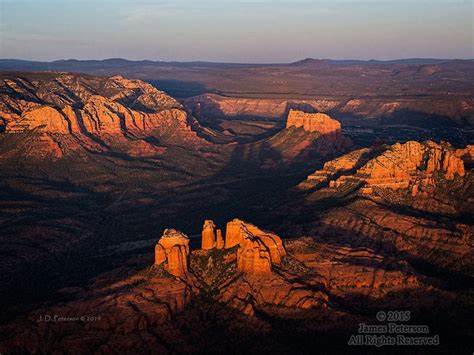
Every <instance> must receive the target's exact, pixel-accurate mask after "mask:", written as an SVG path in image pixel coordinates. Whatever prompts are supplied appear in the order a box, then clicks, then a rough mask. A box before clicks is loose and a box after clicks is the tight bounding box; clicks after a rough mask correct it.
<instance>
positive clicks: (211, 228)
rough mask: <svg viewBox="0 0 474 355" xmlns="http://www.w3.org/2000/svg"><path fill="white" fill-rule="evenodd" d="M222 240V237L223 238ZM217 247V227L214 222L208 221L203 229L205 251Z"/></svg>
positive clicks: (202, 246)
mask: <svg viewBox="0 0 474 355" xmlns="http://www.w3.org/2000/svg"><path fill="white" fill-rule="evenodd" d="M221 238H222V236H221ZM215 247H216V226H215V224H214V222H213V221H211V220H209V219H206V220H205V221H204V226H203V227H202V244H201V248H202V249H203V250H209V249H214V248H215Z"/></svg>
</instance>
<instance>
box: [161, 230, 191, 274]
mask: <svg viewBox="0 0 474 355" xmlns="http://www.w3.org/2000/svg"><path fill="white" fill-rule="evenodd" d="M188 259H189V239H188V237H187V236H186V235H185V234H183V233H181V232H179V231H177V230H175V229H166V230H165V231H164V233H163V236H162V237H161V238H160V240H159V241H158V244H156V246H155V265H156V266H160V265H161V264H164V267H165V269H166V271H168V272H169V273H170V274H171V275H174V276H176V277H180V278H185V277H186V276H187V274H188Z"/></svg>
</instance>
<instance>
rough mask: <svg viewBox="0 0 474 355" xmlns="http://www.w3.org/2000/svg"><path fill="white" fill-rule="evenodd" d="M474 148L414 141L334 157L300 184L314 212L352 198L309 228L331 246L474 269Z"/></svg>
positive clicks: (321, 213)
mask: <svg viewBox="0 0 474 355" xmlns="http://www.w3.org/2000/svg"><path fill="white" fill-rule="evenodd" d="M469 152H470V147H469V146H468V147H466V148H464V149H455V148H453V147H452V146H450V145H449V144H446V143H442V144H438V143H434V142H431V141H427V142H423V143H420V142H415V141H409V142H407V143H404V144H394V145H392V146H384V147H380V148H375V149H363V150H359V151H355V152H352V153H349V154H346V155H343V156H341V157H339V158H337V159H335V160H332V161H329V162H327V163H326V164H325V165H324V168H323V169H322V170H318V171H316V172H314V173H313V174H311V175H310V176H309V177H308V179H307V180H305V181H304V182H302V183H301V184H299V185H298V188H300V189H304V190H306V191H307V192H306V193H307V194H308V195H307V196H306V200H305V206H306V209H309V210H311V209H312V208H315V209H316V210H317V211H319V209H318V207H317V206H319V205H322V206H324V204H325V203H327V201H338V202H339V203H340V202H341V201H344V203H340V204H337V205H336V207H335V208H330V209H328V210H322V211H319V214H318V216H317V218H316V217H315V218H314V222H312V223H309V224H308V225H307V226H306V227H305V228H306V229H305V230H312V233H314V234H315V235H318V236H321V238H323V239H324V238H327V240H328V241H330V242H331V243H333V242H334V241H337V242H338V243H341V242H344V243H347V244H348V245H354V243H360V244H361V245H365V246H367V247H373V248H375V247H377V248H379V250H381V251H382V252H383V253H386V254H394V255H395V254H397V253H401V254H403V255H405V257H407V258H408V259H410V258H413V259H416V260H423V261H424V262H427V263H430V264H432V265H436V266H437V267H442V268H446V267H447V268H449V269H452V270H461V271H462V272H463V273H466V274H472V267H471V264H472V258H471V257H470V256H469V255H470V254H472V240H473V236H474V231H473V227H472V224H471V223H470V221H469V218H466V216H467V215H469V214H470V211H471V210H472V208H473V202H474V197H473V191H474V189H473V186H474V176H473V174H472V171H471V170H469V168H467V167H466V166H467V165H469V164H470V159H471V158H470V154H469ZM306 209H305V210H304V211H305V212H306ZM291 213H299V212H298V211H294V212H291ZM300 213H303V212H302V211H300Z"/></svg>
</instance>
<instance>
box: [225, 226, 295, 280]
mask: <svg viewBox="0 0 474 355" xmlns="http://www.w3.org/2000/svg"><path fill="white" fill-rule="evenodd" d="M236 245H238V246H239V249H238V251H237V269H238V270H240V271H242V272H244V273H247V274H266V273H270V272H271V266H272V265H278V264H280V263H281V258H282V257H283V256H284V255H286V251H285V248H284V247H283V243H282V241H281V238H280V237H279V236H277V235H276V234H274V233H270V232H265V231H263V230H261V229H260V228H258V227H257V226H255V225H253V224H250V223H245V222H244V221H241V220H239V219H234V220H232V221H230V222H228V223H227V230H226V240H225V248H226V249H229V248H232V247H234V246H236Z"/></svg>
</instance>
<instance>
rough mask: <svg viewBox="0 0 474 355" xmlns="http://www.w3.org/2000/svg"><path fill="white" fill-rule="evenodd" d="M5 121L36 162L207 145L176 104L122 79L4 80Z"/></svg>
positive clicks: (0, 98) (59, 76) (0, 96)
mask: <svg viewBox="0 0 474 355" xmlns="http://www.w3.org/2000/svg"><path fill="white" fill-rule="evenodd" d="M0 117H1V121H0V124H1V125H2V126H3V129H4V131H5V133H6V134H23V136H24V142H22V144H20V146H19V147H18V148H19V150H21V151H23V150H28V155H29V156H33V157H36V158H45V157H47V156H50V157H53V158H61V157H62V156H64V155H67V154H69V153H72V152H74V153H77V152H78V151H81V152H83V151H87V152H104V151H108V150H116V151H119V152H123V153H126V154H128V155H130V156H133V157H137V156H138V157H149V156H159V155H162V154H163V153H164V151H165V148H164V147H163V146H162V145H159V144H158V143H157V142H158V141H159V142H163V144H184V145H191V146H193V145H196V144H199V145H201V146H202V145H206V144H207V141H206V140H205V139H202V138H199V137H198V135H197V134H196V131H199V130H200V127H199V124H198V122H197V121H196V120H195V119H193V118H192V117H191V116H188V114H187V113H186V112H185V111H184V109H183V106H182V105H181V104H180V103H178V102H177V101H176V100H175V99H173V98H172V97H170V96H168V95H167V94H165V93H164V92H162V91H160V90H157V89H156V88H154V87H153V86H151V85H150V84H147V83H145V82H143V81H140V80H127V79H124V78H123V77H121V76H114V77H109V78H107V77H93V76H85V75H83V76H81V75H76V74H67V73H44V74H41V76H40V78H39V79H37V80H32V79H26V78H22V77H15V76H12V77H11V78H5V79H3V81H0ZM150 138H152V139H151V140H150ZM23 145H24V147H23Z"/></svg>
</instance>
